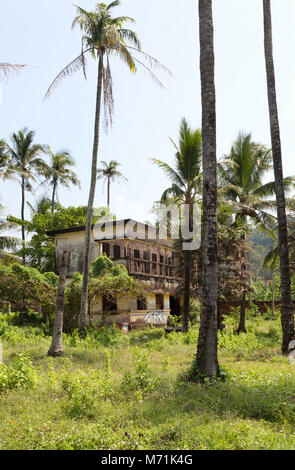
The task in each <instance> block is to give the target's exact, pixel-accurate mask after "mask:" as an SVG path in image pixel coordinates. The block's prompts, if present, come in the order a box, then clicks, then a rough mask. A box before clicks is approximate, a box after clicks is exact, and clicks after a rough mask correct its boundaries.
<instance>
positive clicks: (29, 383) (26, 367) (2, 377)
mask: <svg viewBox="0 0 295 470" xmlns="http://www.w3.org/2000/svg"><path fill="white" fill-rule="evenodd" d="M36 378H37V375H36V371H35V369H34V367H33V366H32V363H31V361H30V359H29V358H28V357H27V356H25V355H24V354H17V355H16V356H15V358H14V360H13V363H12V364H11V365H10V366H7V365H5V364H0V391H5V390H7V389H12V388H32V387H33V386H34V385H35V383H36Z"/></svg>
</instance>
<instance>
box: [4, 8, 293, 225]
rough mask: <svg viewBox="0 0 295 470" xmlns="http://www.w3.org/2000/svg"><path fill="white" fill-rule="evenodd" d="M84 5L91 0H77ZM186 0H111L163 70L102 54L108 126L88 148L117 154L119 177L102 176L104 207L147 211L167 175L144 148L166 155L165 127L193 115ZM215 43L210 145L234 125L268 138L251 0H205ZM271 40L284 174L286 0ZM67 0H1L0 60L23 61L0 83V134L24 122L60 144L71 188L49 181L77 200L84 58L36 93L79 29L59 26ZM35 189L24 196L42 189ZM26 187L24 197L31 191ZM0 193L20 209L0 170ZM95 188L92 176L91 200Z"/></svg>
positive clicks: (195, 73) (230, 135) (193, 12)
mask: <svg viewBox="0 0 295 470" xmlns="http://www.w3.org/2000/svg"><path fill="white" fill-rule="evenodd" d="M78 4H79V5H80V6H82V7H83V8H86V9H91V8H93V7H94V4H95V1H94V0H80V1H78ZM197 6H198V1H197V0H182V1H181V2H180V1H179V0H123V1H122V6H121V7H120V8H118V9H117V10H118V11H117V13H118V14H124V15H128V16H132V17H134V18H135V19H136V25H133V26H132V28H133V29H135V30H136V31H137V33H138V35H139V37H140V39H141V41H142V43H143V49H144V50H145V51H147V52H149V53H150V54H152V55H154V56H155V57H157V58H158V59H159V60H160V61H161V62H162V63H164V64H165V65H166V66H167V67H168V68H169V69H170V70H171V71H172V73H173V75H174V78H170V77H169V76H167V75H165V74H162V73H161V74H160V78H161V79H162V81H164V83H165V85H166V89H165V90H160V89H158V88H157V87H156V85H155V84H154V83H153V82H152V81H151V80H150V78H149V77H148V76H147V75H146V73H145V72H140V73H138V75H137V76H132V75H131V74H130V73H129V72H128V70H127V68H126V66H125V65H124V64H120V63H119V62H118V61H117V60H114V61H113V62H112V69H113V78H114V94H115V115H114V126H113V128H112V129H111V130H110V131H109V133H108V135H106V134H105V133H104V132H103V131H102V134H101V147H100V154H99V159H100V160H106V161H109V160H111V159H115V160H118V161H120V162H121V163H122V172H123V173H124V174H125V175H126V176H127V177H128V180H129V183H128V184H127V185H125V184H121V185H120V186H113V187H112V208H113V211H114V212H115V213H116V214H117V215H118V216H119V217H132V218H137V219H139V220H142V221H144V220H146V219H148V218H149V219H150V218H151V216H150V215H149V207H150V206H151V204H152V203H153V202H154V201H155V200H157V199H159V197H160V196H161V194H162V192H163V190H164V189H165V188H166V187H167V185H168V184H169V182H168V181H167V179H166V177H165V176H164V175H163V174H162V173H161V171H160V170H159V169H158V168H157V167H155V166H154V165H153V164H152V163H151V161H150V158H152V157H156V158H159V159H163V160H166V161H168V162H170V163H172V161H173V156H174V149H173V147H172V145H171V143H170V142H169V139H168V137H169V136H171V137H173V138H174V139H177V135H178V127H179V122H180V119H181V118H182V117H183V116H185V117H186V118H187V119H188V120H189V121H190V123H191V125H192V126H194V127H199V126H200V123H201V104H200V101H201V100H200V98H201V96H200V77H199V46H198V9H197ZM213 7H214V20H215V55H216V88H217V127H218V157H221V156H222V155H223V154H224V153H226V152H228V151H229V148H230V145H231V142H232V141H233V139H234V138H235V137H236V135H237V134H238V132H239V130H241V129H243V130H244V131H251V132H252V133H253V137H254V139H255V140H257V141H259V142H261V143H264V144H267V145H270V133H269V119H268V107H267V95H266V79H265V68H264V52H263V22H262V0H215V1H214V2H213ZM272 8H273V28H274V31H273V33H274V52H275V62H276V73H277V90H278V101H279V111H280V123H281V133H282V144H283V157H284V170H285V175H286V176H287V175H293V174H295V160H294V127H295V115H294V108H295V61H294V60H293V44H295V28H294V26H295V2H294V0H272ZM74 16H75V8H74V7H73V5H72V4H71V3H70V2H69V1H68V0H42V1H40V0H26V1H23V0H10V1H9V2H7V1H4V0H1V27H0V44H1V46H2V47H1V56H0V61H1V62H6V61H7V62H14V63H25V64H30V65H34V66H35V67H33V68H30V69H27V70H26V71H24V72H22V73H21V74H20V75H19V76H17V77H14V78H13V79H11V80H10V82H9V84H7V85H5V86H4V87H3V90H2V105H1V106H0V120H1V127H0V128H1V133H0V137H2V138H5V139H8V138H9V136H10V135H11V133H12V132H14V131H18V130H19V129H21V128H22V127H24V126H27V127H29V128H30V129H34V130H36V132H37V134H36V142H37V143H42V144H50V146H51V147H52V149H53V150H54V151H57V150H59V149H64V148H66V149H68V150H69V151H70V152H71V153H72V154H73V156H74V158H75V159H76V162H77V168H76V172H77V173H78V175H79V178H80V179H81V181H82V191H79V190H77V189H73V190H72V191H68V190H63V189H61V190H60V192H59V195H60V202H61V203H62V204H64V205H66V206H68V205H82V204H87V200H88V184H89V179H90V162H91V153H92V141H93V120H94V106H95V92H96V90H95V88H96V65H95V63H94V61H93V60H92V59H89V60H88V81H87V82H86V81H85V80H84V79H83V75H82V73H80V72H78V73H77V74H76V75H75V76H73V77H71V78H68V79H67V80H66V81H65V82H64V83H63V84H62V85H61V87H60V88H59V89H58V90H57V91H56V92H55V93H54V95H53V96H52V98H50V100H49V101H47V102H46V103H43V97H44V94H45V91H46V89H47V88H48V86H49V84H50V82H51V80H52V79H53V78H54V76H55V75H56V74H57V73H58V72H59V71H60V70H61V68H62V67H63V66H65V65H66V64H67V63H68V62H70V61H71V60H72V59H73V58H74V57H75V56H77V55H78V54H79V53H80V48H81V45H80V31H79V30H78V29H77V30H76V31H72V30H71V22H72V20H73V17H74ZM42 193H43V190H41V191H39V192H38V193H37V194H36V195H35V196H34V197H36V196H38V195H39V194H42ZM34 197H32V196H29V200H32V199H34ZM0 200H1V203H2V204H4V205H5V206H6V207H7V212H8V213H10V214H13V215H15V216H19V214H20V188H19V187H18V186H17V185H16V183H12V182H11V183H3V182H1V188H0ZM105 200H106V194H105V193H102V187H101V183H100V182H99V183H98V187H97V194H96V199H95V205H96V206H99V205H103V204H104V203H105Z"/></svg>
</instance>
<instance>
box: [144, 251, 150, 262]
mask: <svg viewBox="0 0 295 470" xmlns="http://www.w3.org/2000/svg"><path fill="white" fill-rule="evenodd" d="M143 259H144V260H145V261H148V260H149V259H150V255H149V253H148V252H147V251H144V252H143Z"/></svg>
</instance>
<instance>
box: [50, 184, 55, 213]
mask: <svg viewBox="0 0 295 470" xmlns="http://www.w3.org/2000/svg"><path fill="white" fill-rule="evenodd" d="M55 194H56V182H54V183H53V190H52V199H51V212H52V214H53V212H54V205H55Z"/></svg>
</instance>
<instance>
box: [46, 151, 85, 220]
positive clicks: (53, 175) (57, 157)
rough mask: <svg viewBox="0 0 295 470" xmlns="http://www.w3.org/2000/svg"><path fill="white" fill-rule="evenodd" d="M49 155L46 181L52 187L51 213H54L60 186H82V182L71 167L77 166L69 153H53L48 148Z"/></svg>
mask: <svg viewBox="0 0 295 470" xmlns="http://www.w3.org/2000/svg"><path fill="white" fill-rule="evenodd" d="M48 155H49V157H50V164H49V165H48V166H47V167H46V169H45V171H44V176H45V178H46V181H47V182H48V183H49V184H50V185H51V186H52V197H51V212H54V207H55V199H56V196H57V189H58V186H59V185H61V186H65V187H66V188H69V186H70V185H71V184H73V185H76V186H78V185H80V181H79V179H78V177H77V175H76V173H75V172H74V171H72V170H71V169H70V168H69V167H70V166H74V165H75V160H74V159H73V157H72V156H71V155H70V154H69V152H67V151H62V150H61V151H60V152H58V153H53V151H52V150H51V148H50V147H48Z"/></svg>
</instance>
